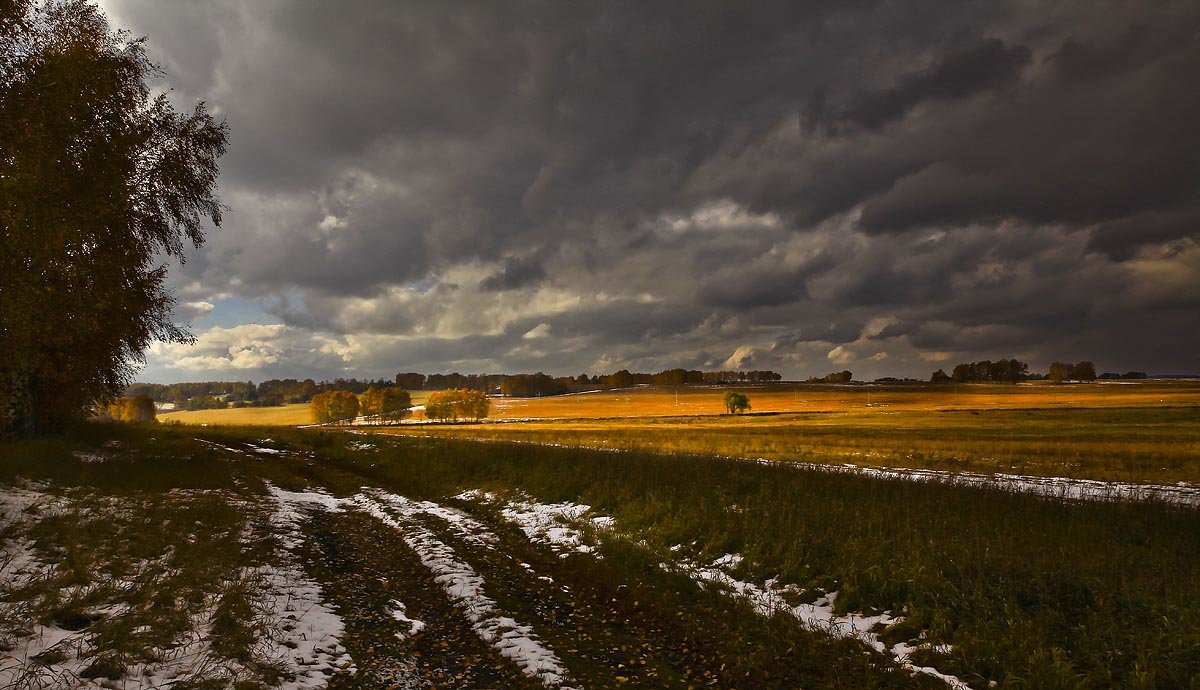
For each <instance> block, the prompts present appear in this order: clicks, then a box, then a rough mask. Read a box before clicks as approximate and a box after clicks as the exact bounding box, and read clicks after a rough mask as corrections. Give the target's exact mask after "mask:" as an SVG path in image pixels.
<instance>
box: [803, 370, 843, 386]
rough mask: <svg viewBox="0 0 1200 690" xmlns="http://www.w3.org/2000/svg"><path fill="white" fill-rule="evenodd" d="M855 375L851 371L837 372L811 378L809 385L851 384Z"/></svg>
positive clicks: (808, 381) (809, 378)
mask: <svg viewBox="0 0 1200 690" xmlns="http://www.w3.org/2000/svg"><path fill="white" fill-rule="evenodd" d="M853 380H854V374H853V373H852V372H850V371H835V372H833V373H832V374H825V375H824V376H809V377H808V380H807V383H850V382H851V381H853Z"/></svg>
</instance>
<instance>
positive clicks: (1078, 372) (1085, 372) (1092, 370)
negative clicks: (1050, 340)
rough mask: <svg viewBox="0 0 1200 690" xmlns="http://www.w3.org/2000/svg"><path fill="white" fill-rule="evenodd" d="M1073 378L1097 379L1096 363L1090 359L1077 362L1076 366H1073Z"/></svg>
mask: <svg viewBox="0 0 1200 690" xmlns="http://www.w3.org/2000/svg"><path fill="white" fill-rule="evenodd" d="M1071 378H1073V379H1075V380H1076V381H1095V380H1096V365H1095V364H1092V363H1091V362H1088V361H1083V362H1076V363H1075V366H1073V367H1071Z"/></svg>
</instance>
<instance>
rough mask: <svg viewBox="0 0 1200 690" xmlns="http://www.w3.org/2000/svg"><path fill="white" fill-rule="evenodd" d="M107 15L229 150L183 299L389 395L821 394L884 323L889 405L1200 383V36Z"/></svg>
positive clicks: (362, 10) (896, 8)
mask: <svg viewBox="0 0 1200 690" xmlns="http://www.w3.org/2000/svg"><path fill="white" fill-rule="evenodd" d="M106 6H111V7H112V8H113V10H114V13H115V14H116V16H117V17H118V18H119V19H120V20H121V21H123V22H126V23H128V24H129V27H130V28H131V29H132V30H133V31H134V32H135V33H138V34H140V33H145V34H148V35H149V38H150V47H151V49H152V51H153V52H154V54H156V55H158V56H159V58H160V59H161V61H162V62H163V64H164V67H165V69H166V80H167V82H168V83H169V84H170V85H171V86H172V87H173V88H175V89H176V96H177V97H178V98H180V99H181V100H196V99H203V100H205V101H207V102H208V103H210V104H211V105H212V106H214V107H215V108H218V109H219V112H220V113H221V114H222V115H223V116H224V117H225V118H227V120H228V121H229V124H230V126H231V129H232V141H231V145H232V146H231V151H230V154H229V156H228V157H227V158H226V159H225V160H224V161H223V175H222V189H223V196H224V200H225V202H226V203H227V204H229V206H230V207H231V212H230V213H229V214H228V218H227V223H226V226H225V227H224V228H222V229H221V230H220V231H217V232H213V233H211V234H210V242H209V244H208V245H206V247H205V249H204V250H203V251H201V252H199V253H196V254H195V255H193V256H192V257H190V259H191V260H189V262H188V263H187V264H186V265H185V266H183V267H181V268H180V269H178V270H174V271H173V272H172V278H171V280H172V283H173V284H174V285H176V286H179V289H180V294H181V297H183V298H184V299H186V301H197V302H198V301H204V300H207V299H209V298H210V297H212V296H215V295H218V294H231V295H235V296H238V297H241V298H244V299H252V300H258V301H259V303H260V304H261V305H263V307H264V308H265V309H267V310H268V311H269V312H270V313H271V314H272V315H274V316H275V317H277V318H279V319H280V320H282V321H283V322H285V323H287V324H290V325H293V326H296V327H302V328H304V329H308V330H311V331H314V332H321V333H328V334H330V335H331V336H332V337H335V338H341V337H347V336H351V335H354V336H363V337H365V336H378V337H379V338H381V340H380V341H379V342H381V343H384V342H386V343H390V344H389V345H387V346H386V348H391V349H390V350H388V349H386V348H385V350H386V351H384V350H381V351H379V352H378V353H376V354H374V355H372V356H371V358H367V359H360V360H358V361H357V363H356V364H355V366H363V367H379V368H380V370H379V371H372V372H371V373H372V374H384V373H386V370H387V369H388V368H408V367H407V366H406V365H405V362H412V364H411V366H418V363H421V364H420V366H426V367H429V368H441V367H438V366H436V365H437V364H438V362H447V363H450V362H452V363H453V366H456V367H461V368H463V369H466V368H467V367H468V366H479V367H484V366H487V367H493V366H494V367H497V368H503V367H512V368H516V367H518V366H520V367H524V366H526V365H530V366H533V365H536V363H537V362H539V361H541V362H544V363H545V364H544V365H543V366H538V367H537V368H547V369H548V368H551V367H561V368H562V369H563V370H565V371H571V372H572V373H577V370H580V369H584V368H587V367H590V366H592V365H597V366H600V365H601V364H607V363H618V362H620V363H624V364H629V365H632V363H641V364H644V365H647V366H649V365H651V364H653V363H660V362H661V363H663V365H664V366H674V365H675V364H678V363H682V362H693V363H695V362H711V361H714V360H715V361H719V362H723V361H724V360H725V359H726V358H728V357H729V356H730V355H731V354H732V353H733V352H735V351H736V350H738V348H740V347H754V348H757V349H756V350H754V353H755V354H754V355H753V356H754V357H755V358H756V361H757V362H760V363H761V362H770V363H773V364H776V365H778V366H781V367H784V368H785V371H787V372H788V373H790V374H794V375H807V374H810V373H823V372H821V371H819V370H823V369H825V368H827V367H828V364H829V363H828V361H827V360H826V359H825V353H827V352H828V351H829V350H830V349H831V348H832V347H833V346H836V345H846V346H847V347H848V348H849V347H850V345H851V344H852V343H854V342H856V340H857V339H858V338H859V334H860V332H861V330H862V328H863V327H864V325H865V324H867V323H869V322H871V321H872V319H878V318H881V317H891V318H894V319H896V323H894V324H893V325H891V326H887V327H885V328H884V330H883V331H882V332H881V333H879V334H877V335H875V336H872V337H871V339H870V344H871V347H875V346H876V345H878V346H879V347H880V348H884V349H887V350H888V351H889V352H892V351H894V352H895V353H896V354H895V355H894V356H893V355H889V357H888V359H886V360H885V361H884V362H883V363H864V364H863V366H864V367H867V369H866V370H865V371H866V372H867V373H870V371H871V369H870V367H875V368H876V369H875V371H877V372H878V373H881V374H882V373H920V372H921V371H922V370H923V369H925V368H927V364H928V362H925V361H924V360H921V359H919V356H920V354H921V352H924V351H926V350H951V349H953V350H954V351H955V352H956V353H959V352H961V353H963V356H968V355H972V356H973V355H975V354H976V353H978V355H979V356H1001V355H1005V354H1007V353H996V352H991V351H990V348H994V347H1005V348H1015V347H1017V346H1021V347H1020V349H1021V351H1022V352H1027V353H1029V356H1031V357H1038V356H1043V355H1044V356H1047V357H1055V356H1062V355H1061V354H1049V353H1050V352H1051V351H1053V352H1056V353H1061V352H1062V349H1064V348H1067V347H1070V346H1073V345H1081V344H1086V343H1082V341H1081V340H1080V339H1081V338H1084V335H1083V334H1086V337H1088V338H1091V339H1093V341H1094V342H1097V343H1101V345H1098V346H1097V347H1099V348H1100V349H1101V350H1102V351H1101V352H1099V353H1093V355H1092V356H1094V357H1095V358H1096V359H1097V361H1098V363H1099V364H1100V365H1101V366H1102V367H1103V366H1105V365H1104V356H1105V355H1106V352H1105V351H1103V350H1104V348H1105V346H1104V345H1103V344H1104V343H1113V345H1112V350H1111V352H1112V358H1113V360H1114V363H1113V365H1112V366H1113V367H1114V368H1118V367H1122V366H1124V367H1127V368H1147V369H1148V368H1154V367H1153V366H1152V363H1149V362H1142V361H1136V360H1137V358H1138V357H1143V358H1145V359H1152V360H1153V361H1155V362H1161V363H1162V367H1163V368H1171V367H1184V366H1186V365H1187V364H1188V363H1189V362H1191V361H1193V355H1192V353H1194V352H1196V351H1198V350H1200V347H1197V345H1198V344H1200V343H1197V341H1196V338H1197V335H1196V333H1195V329H1194V327H1188V326H1187V325H1186V324H1185V323H1184V321H1183V320H1181V319H1179V318H1177V316H1176V315H1177V313H1178V312H1179V311H1180V310H1181V309H1183V306H1181V305H1185V304H1187V299H1189V297H1187V296H1188V295H1190V294H1191V293H1190V292H1189V290H1188V289H1187V288H1188V287H1189V284H1190V283H1189V281H1200V276H1197V275H1196V269H1195V266H1194V264H1193V263H1191V262H1192V259H1191V258H1190V257H1191V256H1192V254H1191V252H1192V251H1193V250H1192V247H1194V245H1195V242H1196V239H1197V225H1196V220H1197V219H1200V186H1198V185H1200V182H1197V181H1198V180H1200V130H1197V129H1196V127H1195V125H1194V123H1195V122H1196V121H1200V90H1197V89H1195V88H1194V86H1192V84H1191V81H1192V79H1193V76H1192V75H1194V74H1196V73H1200V44H1197V42H1196V41H1195V34H1194V27H1195V26H1196V25H1197V24H1200V7H1197V6H1196V5H1195V4H1194V3H1155V4H1152V5H1147V4H1145V3H1137V2H1133V0H1100V1H1099V2H1092V1H1089V2H1083V1H1082V0H1079V1H1076V2H1065V3H1054V4H1053V5H1050V4H1043V3H1038V2H1034V3H1026V2H1007V1H1006V2H982V1H978V2H976V1H968V2H961V3H945V2H933V1H932V0H923V1H919V2H916V3H895V2H886V1H882V0H881V1H869V0H863V1H861V2H852V3H844V2H827V3H826V2H806V3H783V2H781V3H765V4H758V5H755V6H753V7H747V6H744V5H742V4H738V3H723V2H718V3H703V4H700V5H696V4H694V3H683V2H666V3H643V2H613V3H604V4H587V3H582V4H581V3H549V2H529V3H523V4H521V5H520V6H519V7H513V6H505V5H499V4H494V3H483V2H465V3H453V4H446V3H438V2H405V3H377V4H366V3H351V4H330V3H321V2H315V1H302V2H282V1H279V0H263V1H262V2H255V3H239V2H233V0H222V1H219V2H212V3H203V4H196V3H157V2H148V1H147V0H106ZM714 207H716V208H726V207H727V208H728V209H732V211H731V213H734V212H736V213H735V215H736V214H741V216H739V218H741V219H740V220H739V219H734V220H730V219H728V218H725V219H721V218H717V219H714V218H707V219H705V217H704V213H703V211H704V209H712V208H714ZM742 216H744V218H742ZM672 219H676V220H678V219H684V220H686V221H687V222H683V221H680V223H679V224H677V225H678V227H676V226H675V225H672ZM747 219H748V220H747ZM1164 247H1167V248H1168V249H1169V248H1171V247H1173V248H1174V249H1170V250H1169V251H1168V249H1164ZM1172 252H1173V253H1172ZM1147 257H1151V258H1147ZM1147 261H1149V262H1151V263H1150V264H1147V266H1148V267H1146V266H1142V265H1141V264H1139V263H1138V262H1147ZM471 267H474V268H473V269H472V268H471ZM470 270H474V271H475V272H476V273H477V274H478V275H469V274H468V273H469V271H470ZM1131 276H1132V277H1131ZM1153 276H1162V277H1153ZM1135 278H1136V281H1135ZM1168 281H1173V282H1168ZM1147 282H1149V283H1152V285H1151V286H1150V287H1151V288H1153V287H1154V285H1153V284H1159V283H1161V284H1162V285H1163V286H1168V287H1163V288H1161V289H1150V288H1147V287H1146V285H1145V284H1146V283H1147ZM1181 285H1182V287H1180V286H1181ZM209 301H212V300H209ZM1146 310H1150V313H1151V314H1154V313H1158V314H1161V315H1162V320H1161V329H1162V332H1161V333H1160V334H1159V337H1157V338H1156V342H1155V343H1149V342H1143V343H1142V344H1141V345H1139V344H1138V342H1137V341H1135V340H1132V339H1130V338H1129V336H1128V335H1127V330H1128V328H1129V327H1130V325H1131V324H1143V320H1144V319H1146V318H1149V317H1148V316H1147V313H1146ZM541 323H546V324H548V326H549V333H550V335H549V336H547V337H546V338H539V339H537V342H536V343H533V342H530V341H525V342H522V341H521V338H520V335H521V334H522V333H524V332H525V331H527V330H528V329H530V328H533V327H535V326H538V325H539V324H541ZM706 324H707V325H706ZM945 324H948V325H945ZM439 328H440V329H441V331H437V329H439ZM522 329H524V330H522ZM955 329H958V330H959V331H960V332H961V334H960V335H958V336H954V333H955ZM435 331H437V332H435ZM797 331H799V332H800V333H801V334H802V335H803V338H797V337H795V334H796V333H797ZM446 333H454V334H456V335H455V337H449V336H446V335H445V334H446ZM962 334H966V335H962ZM388 338H393V339H394V340H388ZM989 338H992V339H991V340H989ZM418 342H420V343H426V344H425V345H417V344H415V343H418ZM451 343H453V344H451ZM771 343H777V344H778V345H777V346H776V347H775V348H774V349H771V348H770V347H769V344H771ZM379 347H384V346H383V345H380V346H379ZM906 348H907V349H906ZM1139 348H1140V349H1139ZM877 351H880V350H877ZM864 352H865V350H864ZM389 353H390V354H389ZM1139 353H1140V354H1139ZM870 354H874V352H872V353H870ZM905 357H909V358H910V360H907V361H906V360H905V359H904V358H905ZM696 365H697V366H699V364H696ZM810 368H818V369H819V370H818V371H817V372H813V371H811V370H810ZM896 368H901V369H903V368H908V370H907V371H906V372H898V371H896ZM857 371H858V370H857V369H856V372H857Z"/></svg>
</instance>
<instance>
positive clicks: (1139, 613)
mask: <svg viewBox="0 0 1200 690" xmlns="http://www.w3.org/2000/svg"><path fill="white" fill-rule="evenodd" d="M288 440H289V441H290V442H292V443H295V444H298V445H300V446H302V447H307V448H311V449H313V450H314V451H315V452H316V453H317V455H318V456H319V457H321V458H322V460H323V466H324V467H327V468H337V469H338V470H340V471H344V472H349V473H352V474H353V475H354V476H356V477H361V478H362V479H363V480H366V481H369V482H371V483H374V484H376V485H380V486H386V487H388V488H389V489H391V490H393V491H398V492H400V493H404V494H406V495H412V496H427V497H434V498H436V497H444V496H448V495H452V494H453V493H455V492H457V491H458V490H460V489H462V488H474V487H481V488H486V489H492V490H496V491H513V490H519V491H523V492H527V493H529V494H531V495H533V496H536V497H538V498H540V499H541V500H544V501H556V500H576V501H582V502H585V503H589V504H591V505H593V506H595V507H597V509H599V510H601V511H602V512H604V513H606V514H610V515H613V516H615V517H616V518H617V524H618V526H619V529H620V531H621V533H622V534H625V535H627V537H626V539H624V540H622V542H623V543H625V545H624V546H613V547H612V548H611V549H610V550H607V551H605V554H606V555H610V554H611V555H610V556H609V563H613V564H615V566H614V567H618V566H619V567H622V568H626V569H627V570H626V572H630V571H632V572H638V571H639V570H642V571H644V570H645V569H646V568H647V564H648V563H653V562H654V561H655V559H664V558H668V557H669V555H668V554H672V553H674V554H676V555H678V551H675V552H673V551H672V547H673V546H675V545H683V548H684V553H685V554H687V555H689V556H692V557H694V558H695V559H696V560H700V561H707V560H711V559H712V558H715V557H718V556H720V555H722V554H725V553H730V552H733V553H740V554H742V555H743V556H745V561H744V562H743V564H742V566H741V567H740V571H739V574H740V575H741V576H742V577H743V578H744V579H747V580H756V579H757V580H758V581H762V580H763V579H766V578H769V577H774V576H778V577H779V578H780V579H781V580H783V581H785V582H792V583H795V584H797V585H800V586H801V587H804V588H812V589H813V590H830V589H836V590H837V591H838V592H839V595H840V596H839V598H838V605H839V607H840V608H841V609H843V610H862V611H870V610H891V611H896V612H900V611H904V612H906V614H907V620H906V622H905V623H902V624H901V625H900V626H897V628H896V629H894V630H890V631H885V632H884V637H885V639H888V640H900V639H908V638H907V637H906V636H910V635H915V634H918V633H920V634H923V635H924V636H925V639H926V640H928V641H930V642H934V643H937V644H939V645H942V644H944V645H949V649H948V650H947V651H946V653H935V652H930V653H929V656H930V657H934V658H930V659H929V661H936V662H937V667H938V668H939V670H942V671H945V672H949V673H954V674H955V675H958V676H959V677H961V678H964V679H966V680H968V681H969V682H971V683H972V685H973V686H975V687H988V684H989V683H990V682H992V681H994V682H996V683H997V684H998V685H999V686H1001V687H1039V688H1058V687H1062V688H1067V687H1097V688H1101V687H1190V686H1192V685H1194V683H1195V679H1196V678H1198V677H1200V617H1198V616H1197V614H1200V556H1198V555H1197V554H1200V515H1198V514H1197V512H1196V511H1194V510H1188V509H1174V508H1170V507H1166V506H1161V505H1153V504H1149V505H1145V504H1065V503H1060V502H1055V501H1049V500H1044V499H1039V498H1036V497H1031V496H1026V495H1016V494H1009V493H1005V492H1002V491H997V490H981V489H965V488H956V487H948V486H941V485H926V484H913V483H902V482H899V483H895V482H881V481H876V480H871V479H866V478H858V477H848V476H836V475H827V474H824V473H813V472H803V471H795V470H791V469H788V468H772V467H758V466H750V465H744V464H739V463H730V462H727V461H722V460H719V459H711V458H704V457H663V456H659V455H639V454H632V453H631V454H612V453H596V452H592V451H586V450H572V449H559V448H542V447H530V446H522V445H504V444H482V445H481V444H472V443H464V442H454V441H443V440H430V439H424V440H407V441H403V442H399V443H397V445H395V446H392V447H385V448H384V449H382V450H380V451H379V452H377V453H364V452H360V451H355V450H350V449H348V448H347V447H346V445H345V444H346V443H347V442H357V441H358V439H355V438H352V437H350V438H347V437H343V436H337V435H333V434H328V433H325V434H297V435H295V436H290V437H289V438H288ZM355 481H359V480H355ZM352 483H353V482H352ZM630 543H632V544H633V545H632V546H631V545H630ZM643 548H644V549H648V552H643V551H642V550H641V549H643Z"/></svg>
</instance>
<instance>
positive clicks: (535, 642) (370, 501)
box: [351, 491, 571, 688]
mask: <svg viewBox="0 0 1200 690" xmlns="http://www.w3.org/2000/svg"><path fill="white" fill-rule="evenodd" d="M385 495H386V494H384V493H383V492H381V491H372V492H371V495H368V494H366V493H362V494H358V495H357V496H355V497H354V498H353V499H351V500H352V501H353V503H354V505H355V506H357V507H358V508H360V509H362V510H363V511H365V512H367V513H368V514H370V515H373V516H374V517H375V518H377V519H378V520H380V521H381V522H383V523H384V524H386V525H388V526H389V527H391V528H393V529H395V530H396V531H397V532H398V533H399V534H400V537H401V538H402V539H403V540H404V543H405V544H407V545H408V547H409V548H411V549H412V550H413V551H414V552H415V553H416V554H417V557H418V558H419V559H420V560H421V563H422V564H424V565H425V567H426V568H428V569H429V570H430V571H431V572H432V573H433V575H434V581H435V582H437V583H438V584H439V585H441V587H442V589H443V591H445V593H446V595H447V596H449V597H450V600H451V602H452V603H453V604H454V606H456V607H457V608H459V609H461V610H462V611H463V613H464V614H465V615H466V617H467V620H468V621H470V622H471V628H472V629H473V630H474V631H475V633H476V634H477V635H479V637H480V639H482V640H483V641H484V642H487V643H488V644H490V645H492V646H493V647H494V648H495V649H496V650H497V651H498V652H499V653H500V654H501V655H502V656H504V657H507V658H509V659H511V660H512V661H513V662H514V663H516V664H517V666H518V667H519V668H520V669H521V671H522V672H524V673H525V675H527V676H530V677H532V678H537V679H538V680H540V681H541V682H542V685H544V686H545V687H554V688H561V687H565V684H566V683H569V682H571V681H570V678H569V675H568V672H567V669H566V667H565V666H564V665H563V662H562V661H561V660H560V659H559V658H558V655H557V654H555V653H554V651H553V650H552V649H550V648H549V647H547V646H545V645H543V644H542V643H541V641H540V640H539V639H538V636H537V634H536V633H535V632H534V630H533V628H531V627H530V626H528V625H524V624H521V623H518V622H517V621H516V620H514V619H513V618H511V617H508V616H504V615H502V614H501V611H500V609H499V607H498V605H497V604H496V602H495V601H494V600H493V599H491V598H490V597H488V596H487V595H486V594H485V593H484V591H483V585H484V581H483V578H482V577H481V576H479V575H478V574H477V573H476V572H475V570H474V569H473V568H471V566H470V565H469V564H467V563H466V562H464V561H463V560H462V559H460V558H459V557H458V556H457V554H455V552H454V550H453V549H452V548H450V547H449V546H447V545H446V544H445V543H443V542H442V541H440V540H439V539H438V538H437V537H436V536H435V535H434V533H433V532H431V531H430V530H428V529H427V528H425V527H423V526H422V525H420V524H419V523H417V522H416V521H415V520H414V519H413V516H414V513H405V512H403V510H404V507H406V506H411V505H414V503H413V502H412V501H408V499H405V498H404V497H402V496H395V495H386V496H387V497H388V500H386V501H385V500H377V498H376V497H379V498H382V497H384V496H385ZM397 506H399V508H398V507H397Z"/></svg>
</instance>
